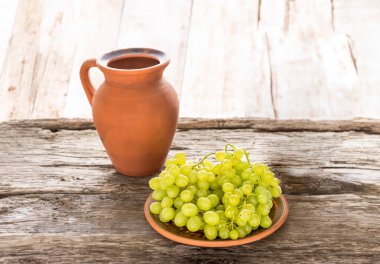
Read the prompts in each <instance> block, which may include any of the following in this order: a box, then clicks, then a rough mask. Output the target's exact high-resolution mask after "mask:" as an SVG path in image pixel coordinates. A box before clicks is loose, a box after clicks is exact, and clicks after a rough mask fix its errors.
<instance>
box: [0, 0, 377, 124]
mask: <svg viewBox="0 0 380 264" xmlns="http://www.w3.org/2000/svg"><path fill="white" fill-rule="evenodd" d="M126 47H152V48H157V49H162V50H163V51H165V52H167V53H168V54H169V55H170V57H171V64H170V66H169V67H168V68H167V70H166V73H165V75H166V77H167V79H168V80H169V81H170V82H171V83H172V84H173V85H174V87H175V88H176V90H177V93H178V95H179V97H180V102H181V107H180V115H181V116H182V117H208V118H224V117H260V118H272V119H274V118H276V119H354V118H373V119H380V1H379V0H361V1H359V0H313V1H307V0H240V1H236V0H155V1H149V0H92V1H89V0H75V1H74V0H65V1H61V0H19V1H9V0H0V121H4V120H9V119H25V118H57V117H69V118H71V117H86V118H88V117H91V109H90V107H89V104H88V102H87V99H86V97H85V94H84V92H83V90H82V87H81V84H80V81H79V74H78V72H79V67H80V65H81V63H82V62H83V60H85V59H87V58H91V57H98V56H100V55H102V54H103V53H105V52H107V51H110V50H113V49H118V48H126ZM92 75H93V79H94V83H95V84H99V83H101V81H102V75H101V73H100V72H99V71H97V70H94V71H93V72H92Z"/></svg>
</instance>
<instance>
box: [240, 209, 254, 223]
mask: <svg viewBox="0 0 380 264" xmlns="http://www.w3.org/2000/svg"><path fill="white" fill-rule="evenodd" d="M251 215H252V212H251V211H250V210H248V209H243V210H241V211H240V212H239V217H240V218H241V220H243V221H245V222H247V221H248V220H249V219H250V218H251Z"/></svg>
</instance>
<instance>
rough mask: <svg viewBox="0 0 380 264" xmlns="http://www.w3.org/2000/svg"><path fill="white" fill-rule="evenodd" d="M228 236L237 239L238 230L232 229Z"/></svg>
mask: <svg viewBox="0 0 380 264" xmlns="http://www.w3.org/2000/svg"><path fill="white" fill-rule="evenodd" d="M230 238H231V239H232V240H236V239H238V238H239V233H238V231H236V230H232V231H231V232H230Z"/></svg>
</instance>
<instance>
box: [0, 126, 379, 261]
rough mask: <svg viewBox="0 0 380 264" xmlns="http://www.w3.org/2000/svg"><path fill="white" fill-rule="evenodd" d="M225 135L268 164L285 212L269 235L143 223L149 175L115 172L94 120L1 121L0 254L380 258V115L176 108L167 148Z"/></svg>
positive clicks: (11, 257)
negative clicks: (232, 241)
mask: <svg viewBox="0 0 380 264" xmlns="http://www.w3.org/2000/svg"><path fill="white" fill-rule="evenodd" d="M254 138H255V139H256V144H255V146H254V147H252V141H253V139H254ZM226 142H230V143H234V144H236V145H238V146H241V147H248V149H249V151H250V152H251V153H252V154H251V155H252V156H253V157H255V158H256V159H257V160H262V161H267V162H268V163H269V164H270V166H271V167H272V168H273V170H274V171H275V172H276V174H277V175H278V177H279V178H280V179H281V181H282V186H283V190H284V193H285V196H286V198H287V199H288V202H289V206H290V213H289V217H288V220H287V222H286V224H285V225H284V226H283V227H282V228H281V229H280V230H279V231H278V232H276V233H275V234H273V235H271V236H270V237H268V238H266V239H264V240H262V241H258V242H255V243H252V244H248V245H244V246H240V247H233V248H220V249H211V248H210V249H208V248H196V247H191V246H185V245H181V244H177V243H174V242H172V241H170V240H167V239H166V238H164V237H162V236H160V235H159V234H158V233H156V232H155V231H154V230H153V229H152V228H151V227H150V226H149V225H148V224H147V222H146V220H145V218H144V214H143V205H144V201H145V199H146V197H147V196H148V194H149V192H150V190H149V188H148V184H147V183H148V180H149V177H142V178H131V177H126V176H122V175H120V174H118V173H116V172H115V170H114V169H113V168H112V166H111V164H110V161H109V159H108V158H107V155H106V153H105V151H104V149H103V146H102V145H101V142H100V140H99V138H98V136H97V133H96V131H95V130H94V128H93V125H92V123H91V122H90V121H86V120H62V119H61V120H37V121H31V120H30V121H18V122H10V123H2V124H0V262H2V263H3V262H5V263H13V262H22V263H47V262H49V263H53V262H54V263H56V262H58V263H73V262H78V263H93V262H119V263H120V262H123V263H125V262H127V263H138V262H141V263H152V262H153V263H155V262H156V263H202V262H207V263H221V262H223V263H237V262H242V263H253V262H255V263H260V262H263V263H266V262H269V263H285V262H293V263H301V262H308V263H313V262H315V263H332V262H341V263H376V262H377V263H379V262H380V230H379V226H380V196H379V193H380V123H377V122H370V121H357V122H349V121H347V122H310V121H270V120H247V119H245V120H239V119H237V120H219V121H218V120H196V119H192V120H181V123H180V124H179V130H178V132H177V133H176V137H175V140H174V143H173V146H172V149H171V153H170V154H173V153H175V152H176V151H178V150H184V151H186V153H188V155H189V156H190V157H191V158H195V159H198V158H200V157H201V156H203V155H204V154H206V153H209V152H210V151H213V150H215V149H216V148H222V147H223V146H224V144H225V143H226Z"/></svg>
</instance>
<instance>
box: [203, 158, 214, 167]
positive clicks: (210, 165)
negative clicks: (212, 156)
mask: <svg viewBox="0 0 380 264" xmlns="http://www.w3.org/2000/svg"><path fill="white" fill-rule="evenodd" d="M202 164H203V165H204V166H205V167H207V168H209V169H211V168H212V167H214V164H213V163H212V161H211V160H208V159H205V160H204V161H203V162H202Z"/></svg>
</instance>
